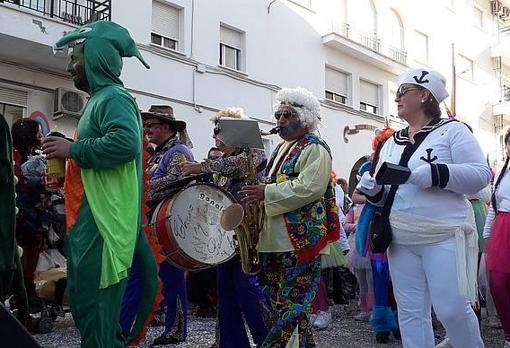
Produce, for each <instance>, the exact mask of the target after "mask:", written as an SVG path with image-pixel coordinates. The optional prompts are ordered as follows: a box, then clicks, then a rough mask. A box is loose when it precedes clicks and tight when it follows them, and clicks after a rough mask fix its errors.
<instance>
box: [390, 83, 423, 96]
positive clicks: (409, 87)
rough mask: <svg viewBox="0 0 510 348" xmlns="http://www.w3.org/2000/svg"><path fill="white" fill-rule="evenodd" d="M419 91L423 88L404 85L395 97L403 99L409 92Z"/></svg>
mask: <svg viewBox="0 0 510 348" xmlns="http://www.w3.org/2000/svg"><path fill="white" fill-rule="evenodd" d="M418 89H421V88H420V87H415V86H406V85H402V86H400V87H399V88H398V90H397V93H396V94H395V96H396V98H402V97H403V96H404V95H405V94H406V93H407V92H409V91H414V90H418Z"/></svg>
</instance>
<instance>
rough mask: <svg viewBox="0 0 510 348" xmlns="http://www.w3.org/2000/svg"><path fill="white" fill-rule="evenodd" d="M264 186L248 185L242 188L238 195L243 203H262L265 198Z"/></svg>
mask: <svg viewBox="0 0 510 348" xmlns="http://www.w3.org/2000/svg"><path fill="white" fill-rule="evenodd" d="M265 191H266V185H264V184H260V185H250V186H244V187H243V188H242V189H241V191H239V193H240V194H241V196H242V197H243V198H242V201H243V203H245V204H247V203H255V202H262V201H264V198H265Z"/></svg>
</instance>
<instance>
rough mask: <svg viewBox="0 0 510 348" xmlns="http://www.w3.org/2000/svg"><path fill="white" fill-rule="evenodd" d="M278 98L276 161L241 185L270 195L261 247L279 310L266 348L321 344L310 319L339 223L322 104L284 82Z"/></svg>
mask: <svg viewBox="0 0 510 348" xmlns="http://www.w3.org/2000/svg"><path fill="white" fill-rule="evenodd" d="M276 100H277V105H276V112H275V118H276V120H277V123H278V126H279V135H280V137H281V138H282V139H283V140H284V141H283V142H282V143H280V145H278V147H277V148H276V149H275V151H274V152H273V154H272V156H271V158H270V160H269V163H268V166H267V171H266V176H267V180H268V183H267V184H266V185H263V184H262V185H252V186H247V187H245V188H243V189H242V190H241V192H240V193H241V195H244V196H245V197H244V202H245V203H249V202H264V210H265V220H264V225H263V228H262V232H261V235H260V240H259V244H258V250H259V252H260V254H261V256H262V267H263V269H262V274H263V284H264V287H265V290H267V293H268V296H269V298H270V301H271V306H272V309H273V317H272V318H271V319H272V320H271V328H270V330H269V333H268V335H267V337H266V339H265V340H264V342H263V343H262V347H281V348H283V347H287V346H289V347H296V346H299V347H300V348H304V347H315V343H314V340H313V334H312V328H311V326H310V324H309V318H310V314H311V305H312V301H313V299H314V297H315V293H316V292H317V288H318V286H319V281H320V275H321V258H320V257H319V254H320V252H321V251H322V252H324V249H327V248H328V244H329V242H331V241H335V240H337V239H338V236H339V228H340V224H339V220H338V214H337V207H336V203H335V194H334V188H333V185H332V182H331V180H330V173H331V152H330V150H329V147H328V145H327V144H326V143H325V142H324V140H322V139H321V138H320V137H319V136H318V135H317V134H316V133H315V130H316V129H317V125H318V123H319V120H320V104H319V102H318V101H317V99H316V98H315V97H314V96H313V94H312V93H310V92H309V91H307V90H306V89H304V88H296V89H287V88H285V89H282V90H280V91H279V92H278V94H277V95H276ZM296 341H297V342H296Z"/></svg>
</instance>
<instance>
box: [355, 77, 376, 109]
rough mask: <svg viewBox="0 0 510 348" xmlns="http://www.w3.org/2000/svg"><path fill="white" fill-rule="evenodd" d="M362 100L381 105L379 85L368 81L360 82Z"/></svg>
mask: <svg viewBox="0 0 510 348" xmlns="http://www.w3.org/2000/svg"><path fill="white" fill-rule="evenodd" d="M359 92H360V101H362V102H364V103H367V104H370V105H375V106H379V86H377V85H376V84H373V83H370V82H368V81H364V80H360V82H359Z"/></svg>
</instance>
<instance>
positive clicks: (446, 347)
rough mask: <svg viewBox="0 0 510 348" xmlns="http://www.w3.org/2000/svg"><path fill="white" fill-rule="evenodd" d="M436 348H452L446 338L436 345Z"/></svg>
mask: <svg viewBox="0 0 510 348" xmlns="http://www.w3.org/2000/svg"><path fill="white" fill-rule="evenodd" d="M436 348H452V345H451V343H450V339H449V338H448V337H446V338H445V339H444V340H442V341H441V342H440V343H438V344H437V345H436Z"/></svg>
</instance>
